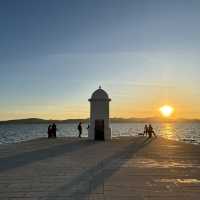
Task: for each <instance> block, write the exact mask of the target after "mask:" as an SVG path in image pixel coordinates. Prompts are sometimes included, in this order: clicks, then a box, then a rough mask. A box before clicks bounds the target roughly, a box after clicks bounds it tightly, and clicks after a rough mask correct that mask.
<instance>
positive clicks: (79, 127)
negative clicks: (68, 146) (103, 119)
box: [77, 122, 82, 138]
mask: <svg viewBox="0 0 200 200" xmlns="http://www.w3.org/2000/svg"><path fill="white" fill-rule="evenodd" d="M77 128H78V131H79V135H78V137H79V138H81V135H82V123H81V122H80V123H79V124H78V127H77Z"/></svg>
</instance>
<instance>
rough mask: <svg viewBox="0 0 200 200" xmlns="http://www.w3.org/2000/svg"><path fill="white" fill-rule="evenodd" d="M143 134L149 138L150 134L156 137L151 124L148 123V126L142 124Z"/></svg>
mask: <svg viewBox="0 0 200 200" xmlns="http://www.w3.org/2000/svg"><path fill="white" fill-rule="evenodd" d="M144 136H148V137H149V138H151V137H152V136H154V137H157V136H156V133H155V131H154V130H153V127H152V125H151V124H149V126H148V125H145V126H144Z"/></svg>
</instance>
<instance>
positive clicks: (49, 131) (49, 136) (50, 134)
mask: <svg viewBox="0 0 200 200" xmlns="http://www.w3.org/2000/svg"><path fill="white" fill-rule="evenodd" d="M47 133H48V138H51V137H52V126H51V125H49V126H48V132H47Z"/></svg>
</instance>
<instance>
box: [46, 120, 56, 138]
mask: <svg viewBox="0 0 200 200" xmlns="http://www.w3.org/2000/svg"><path fill="white" fill-rule="evenodd" d="M56 131H57V127H56V124H55V123H53V124H52V125H49V126H48V138H56Z"/></svg>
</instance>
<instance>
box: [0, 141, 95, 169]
mask: <svg viewBox="0 0 200 200" xmlns="http://www.w3.org/2000/svg"><path fill="white" fill-rule="evenodd" d="M93 144H94V143H93V142H91V141H73V142H70V143H66V144H62V145H58V146H51V147H50V148H45V149H40V150H36V151H31V152H24V153H21V154H17V155H13V156H9V157H6V158H0V172H4V171H7V170H10V169H14V168H18V167H22V166H25V165H28V164H31V163H33V162H36V161H41V160H45V159H48V158H53V157H56V156H59V155H62V154H64V153H70V152H73V151H78V150H82V149H83V148H85V147H88V146H90V145H93Z"/></svg>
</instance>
